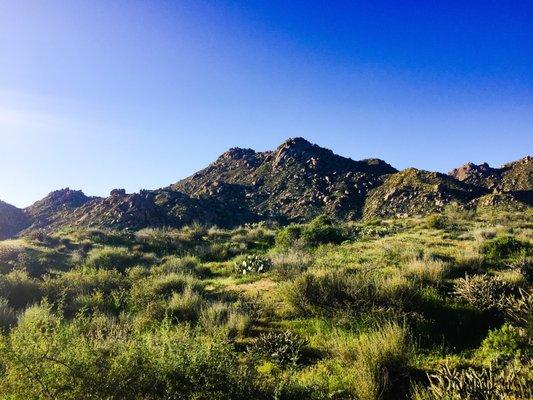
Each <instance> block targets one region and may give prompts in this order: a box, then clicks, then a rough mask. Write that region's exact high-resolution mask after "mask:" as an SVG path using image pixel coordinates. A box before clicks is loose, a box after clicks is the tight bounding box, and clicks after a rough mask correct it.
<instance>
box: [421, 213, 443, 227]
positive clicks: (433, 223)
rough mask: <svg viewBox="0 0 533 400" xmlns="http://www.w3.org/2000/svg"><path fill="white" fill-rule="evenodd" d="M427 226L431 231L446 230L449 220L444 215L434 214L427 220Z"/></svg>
mask: <svg viewBox="0 0 533 400" xmlns="http://www.w3.org/2000/svg"><path fill="white" fill-rule="evenodd" d="M426 224H427V226H428V228H431V229H445V228H446V224H447V220H446V217H445V216H444V215H442V214H432V215H430V216H428V217H427V218H426Z"/></svg>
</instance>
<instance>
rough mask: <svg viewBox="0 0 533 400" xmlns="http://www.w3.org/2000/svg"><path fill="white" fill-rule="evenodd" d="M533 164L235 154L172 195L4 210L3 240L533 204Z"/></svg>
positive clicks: (56, 200) (60, 194) (82, 199)
mask: <svg viewBox="0 0 533 400" xmlns="http://www.w3.org/2000/svg"><path fill="white" fill-rule="evenodd" d="M532 160H533V159H532V158H531V157H529V156H528V157H525V158H523V159H521V160H518V161H515V162H511V163H509V164H505V165H504V166H502V167H501V168H493V167H490V166H489V165H488V164H486V163H484V164H481V165H476V164H473V163H468V164H465V165H463V166H462V167H459V168H456V169H454V170H453V171H451V172H450V173H448V174H447V175H445V174H441V173H438V172H430V171H423V170H417V169H415V168H409V169H406V170H403V171H397V170H396V169H395V168H394V167H392V166H391V165H389V164H387V163H386V162H385V161H382V160H380V159H375V158H372V159H366V160H360V161H354V160H352V159H350V158H346V157H342V156H339V155H336V154H334V153H333V152H332V151H331V150H328V149H325V148H322V147H320V146H318V145H316V144H312V143H310V142H308V141H307V140H305V139H303V138H294V139H289V140H287V141H285V142H284V143H282V144H281V145H280V146H279V147H278V148H276V149H275V150H273V151H265V152H256V151H254V150H252V149H241V148H232V149H229V150H228V151H227V152H225V153H223V154H222V155H221V156H220V157H219V158H218V159H217V160H215V162H213V163H212V164H210V165H209V166H207V167H206V168H205V169H203V170H201V171H199V172H197V173H195V174H194V175H192V176H190V177H188V178H186V179H183V180H181V181H179V182H177V183H174V184H171V185H169V186H168V187H165V188H162V189H157V190H142V191H141V192H140V193H130V194H128V193H126V191H125V190H124V189H114V190H112V191H111V193H110V195H109V196H108V197H105V198H101V197H89V196H86V195H85V194H84V193H83V192H81V191H79V190H71V189H69V188H66V189H61V190H57V191H54V192H52V193H50V194H49V195H48V196H46V197H45V198H44V199H42V200H39V201H37V202H36V203H35V204H33V205H31V206H30V207H27V208H26V209H18V208H16V207H14V206H11V205H9V204H6V203H3V202H0V238H6V237H10V236H14V235H17V234H19V233H21V232H24V233H26V232H29V231H32V230H38V229H58V228H62V227H69V226H74V227H75V226H85V227H103V228H110V229H131V230H137V229H141V228H144V227H166V226H168V227H179V226H183V225H186V224H190V223H192V222H200V223H202V224H206V225H218V226H223V227H231V226H237V225H242V224H245V223H253V222H259V221H276V222H279V223H282V224H285V223H289V222H302V221H308V220H310V219H312V218H314V217H316V216H318V215H322V214H325V215H328V216H330V217H333V218H336V219H341V220H354V219H359V218H380V217H387V218H389V217H404V216H413V215H427V214H430V213H434V212H439V211H442V210H443V209H444V207H445V206H446V205H448V204H457V205H458V206H460V207H464V208H468V207H478V206H499V205H502V204H503V205H513V206H517V207H529V206H531V205H532V203H533V172H532V171H533V161H532Z"/></svg>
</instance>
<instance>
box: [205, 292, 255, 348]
mask: <svg viewBox="0 0 533 400" xmlns="http://www.w3.org/2000/svg"><path fill="white" fill-rule="evenodd" d="M199 324H200V326H202V328H203V329H205V331H206V332H212V331H216V330H217V329H222V330H224V331H225V333H226V336H227V337H228V338H230V339H233V338H235V337H236V336H238V335H243V334H244V333H245V332H246V331H247V330H248V328H249V327H250V317H248V315H246V314H245V313H243V312H242V310H238V309H237V308H236V307H235V306H233V305H230V304H227V303H223V302H220V301H217V302H214V303H212V304H210V305H209V306H207V307H204V308H203V309H202V310H201V312H200V318H199Z"/></svg>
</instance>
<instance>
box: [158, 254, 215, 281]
mask: <svg viewBox="0 0 533 400" xmlns="http://www.w3.org/2000/svg"><path fill="white" fill-rule="evenodd" d="M152 272H153V273H154V274H171V273H185V274H192V275H198V276H200V277H207V276H209V275H210V273H211V271H210V270H209V268H206V267H203V266H202V264H201V263H200V260H199V259H198V257H195V256H184V257H175V256H168V257H165V258H164V259H163V262H162V263H161V264H159V265H157V266H155V267H153V268H152Z"/></svg>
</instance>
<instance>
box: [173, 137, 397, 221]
mask: <svg viewBox="0 0 533 400" xmlns="http://www.w3.org/2000/svg"><path fill="white" fill-rule="evenodd" d="M395 172H396V169H394V168H393V167H391V166H390V165H389V164H387V163H385V162H384V161H381V160H378V159H370V160H363V161H354V160H351V159H349V158H345V157H341V156H338V155H336V154H334V153H333V152H332V151H331V150H328V149H324V148H322V147H319V146H317V145H314V144H311V143H309V142H308V141H307V140H305V139H303V138H295V139H289V140H287V141H286V142H284V143H283V144H281V145H280V146H279V147H278V148H277V149H276V150H274V151H266V152H255V151H254V150H251V149H239V148H234V149H230V150H229V151H227V152H226V153H224V154H223V155H222V156H220V157H219V158H218V160H216V161H215V162H214V163H212V164H211V165H209V166H208V167H207V168H205V169H203V170H201V171H200V172H198V173H196V174H194V175H193V176H191V177H189V178H187V179H184V180H182V181H180V182H178V183H176V184H174V185H172V186H171V189H172V190H178V191H181V192H183V193H186V194H188V195H189V196H191V197H193V198H206V197H207V198H215V199H218V200H219V201H221V202H222V203H224V204H228V205H230V206H234V205H235V204H239V205H245V206H246V208H247V209H249V210H251V211H252V212H253V213H255V214H256V215H257V216H258V217H259V218H260V219H275V220H280V221H301V220H308V219H309V218H312V217H314V216H317V215H319V214H322V213H327V214H331V215H334V216H336V217H338V218H343V219H353V218H358V217H360V216H361V212H362V207H363V204H364V200H365V197H366V195H367V193H368V191H369V190H371V189H372V188H374V187H376V186H379V185H380V184H381V183H382V177H383V176H385V175H387V174H391V173H395Z"/></svg>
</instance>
